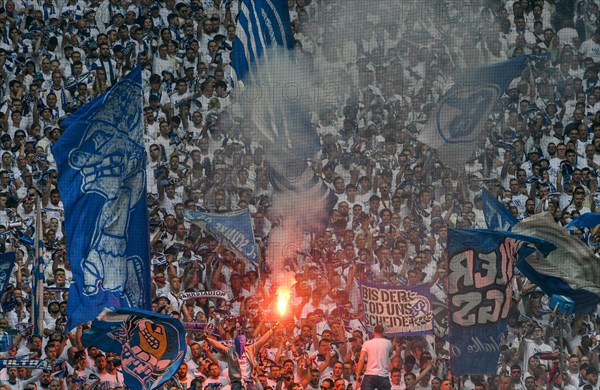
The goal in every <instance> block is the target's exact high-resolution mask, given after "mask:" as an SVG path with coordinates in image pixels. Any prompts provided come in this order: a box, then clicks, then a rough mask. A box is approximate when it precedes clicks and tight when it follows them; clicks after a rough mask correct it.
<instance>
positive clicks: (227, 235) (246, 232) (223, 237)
mask: <svg viewBox="0 0 600 390" xmlns="http://www.w3.org/2000/svg"><path fill="white" fill-rule="evenodd" d="M183 216H184V217H185V219H187V220H188V221H190V222H192V223H194V224H196V225H198V226H200V227H201V228H202V229H204V230H206V231H207V232H208V233H210V234H211V235H212V236H214V237H215V238H216V239H217V240H218V241H219V242H220V243H221V244H223V245H224V246H225V247H226V248H227V249H229V250H231V251H233V252H235V253H236V254H237V255H238V256H242V257H244V258H246V259H247V260H249V261H250V262H252V264H254V265H258V250H257V247H256V243H255V241H254V231H253V230H252V221H251V218H250V211H249V210H248V209H244V210H238V211H233V212H231V213H223V214H211V213H201V212H198V211H189V210H183Z"/></svg>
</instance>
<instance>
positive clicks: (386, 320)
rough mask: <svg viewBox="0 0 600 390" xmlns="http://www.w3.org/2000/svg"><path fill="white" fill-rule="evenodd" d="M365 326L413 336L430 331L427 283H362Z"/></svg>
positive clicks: (429, 301) (391, 333)
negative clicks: (390, 284) (379, 326)
mask: <svg viewBox="0 0 600 390" xmlns="http://www.w3.org/2000/svg"><path fill="white" fill-rule="evenodd" d="M360 291H361V298H362V303H363V307H364V310H365V325H366V326H367V328H368V329H369V330H373V328H374V327H375V325H378V324H381V325H383V326H384V327H385V334H386V336H392V337H393V336H416V335H421V334H426V333H430V332H431V331H432V330H433V322H432V319H433V312H432V310H431V299H430V296H429V286H428V285H426V284H420V285H418V286H388V285H380V284H371V283H365V282H362V283H361V284H360Z"/></svg>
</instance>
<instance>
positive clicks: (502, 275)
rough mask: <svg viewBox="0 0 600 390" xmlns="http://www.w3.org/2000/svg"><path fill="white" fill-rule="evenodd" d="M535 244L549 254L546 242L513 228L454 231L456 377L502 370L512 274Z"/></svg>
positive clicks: (451, 283)
mask: <svg viewBox="0 0 600 390" xmlns="http://www.w3.org/2000/svg"><path fill="white" fill-rule="evenodd" d="M528 242H532V243H534V244H535V245H536V247H537V248H538V249H539V250H541V251H543V253H548V252H549V251H551V250H553V249H554V248H555V247H554V246H553V245H551V244H550V243H548V242H545V241H544V240H540V239H537V238H532V237H527V236H524V235H519V234H514V233H510V232H498V231H492V230H460V229H448V270H449V273H448V295H449V300H448V304H449V307H448V309H449V313H450V322H449V341H450V342H451V343H452V350H451V355H452V356H451V368H452V373H453V374H454V375H462V374H464V373H471V374H483V373H487V372H492V371H494V370H495V369H496V365H497V363H498V357H499V355H500V343H501V341H500V339H501V336H502V333H503V332H504V331H505V329H506V322H507V317H508V311H509V308H510V305H511V298H512V283H511V282H512V278H513V271H514V266H515V263H516V262H517V259H518V257H520V256H525V255H527V254H529V253H531V252H532V249H530V248H527V247H526V246H525V244H526V243H528Z"/></svg>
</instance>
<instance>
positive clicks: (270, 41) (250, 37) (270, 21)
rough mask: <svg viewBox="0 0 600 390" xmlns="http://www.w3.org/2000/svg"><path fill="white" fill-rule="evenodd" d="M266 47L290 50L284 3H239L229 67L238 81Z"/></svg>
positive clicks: (259, 0)
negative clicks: (280, 47) (279, 47)
mask: <svg viewBox="0 0 600 390" xmlns="http://www.w3.org/2000/svg"><path fill="white" fill-rule="evenodd" d="M269 46H282V47H285V48H287V49H291V48H293V47H294V34H293V32H292V25H291V23H290V14H289V9H288V3H287V1H285V0H242V1H241V3H240V12H239V14H238V23H237V28H236V30H235V38H234V41H233V51H232V53H231V66H232V67H233V69H234V70H235V72H236V74H237V78H238V79H239V80H241V79H243V78H244V76H246V73H248V71H251V70H252V68H253V67H254V66H255V65H256V62H257V61H258V59H259V58H261V57H262V56H263V55H264V54H265V51H266V49H267V47H269Z"/></svg>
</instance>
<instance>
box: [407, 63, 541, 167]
mask: <svg viewBox="0 0 600 390" xmlns="http://www.w3.org/2000/svg"><path fill="white" fill-rule="evenodd" d="M529 59H530V56H520V57H516V58H512V59H510V60H507V61H503V62H500V63H497V64H491V65H482V66H478V67H475V68H472V69H465V70H463V72H462V73H461V75H460V76H459V77H458V78H457V79H456V82H455V84H454V85H453V86H452V87H450V89H449V90H448V91H447V92H446V93H445V94H444V96H443V97H442V98H441V99H440V100H439V102H438V104H437V107H436V108H435V110H434V112H433V113H432V116H431V117H430V118H429V119H428V122H427V125H426V127H425V129H423V131H421V133H420V134H419V136H418V140H419V141H420V142H422V143H423V144H426V145H429V146H430V147H432V148H434V149H436V150H437V153H438V157H439V158H440V160H441V161H442V162H443V163H444V164H446V165H449V166H452V167H459V168H462V167H464V164H465V162H466V161H468V160H469V159H471V157H472V155H473V152H474V151H475V147H476V144H477V141H479V140H480V139H481V137H482V136H483V129H484V128H485V126H484V123H485V122H486V121H487V119H488V117H489V115H490V113H491V112H492V110H493V108H494V106H495V105H496V104H497V101H498V99H499V98H500V97H501V96H502V94H503V93H504V92H505V91H506V89H507V88H508V86H509V84H510V82H511V81H512V79H513V78H515V77H516V76H517V75H518V74H519V72H520V71H521V70H522V69H524V68H525V66H526V65H527V61H528V60H529ZM457 148H460V150H461V152H460V153H457V150H458V149H457Z"/></svg>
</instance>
